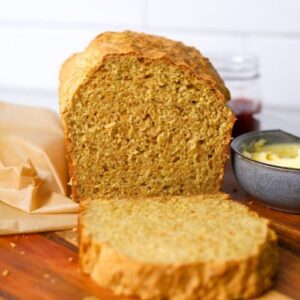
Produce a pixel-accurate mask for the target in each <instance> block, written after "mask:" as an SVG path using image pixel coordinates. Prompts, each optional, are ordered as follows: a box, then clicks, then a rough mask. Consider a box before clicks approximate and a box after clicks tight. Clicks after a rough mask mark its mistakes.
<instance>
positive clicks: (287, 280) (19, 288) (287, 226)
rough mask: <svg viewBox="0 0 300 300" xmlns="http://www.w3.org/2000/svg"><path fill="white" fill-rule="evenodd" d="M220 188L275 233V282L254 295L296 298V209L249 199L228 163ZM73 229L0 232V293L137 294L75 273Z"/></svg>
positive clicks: (299, 263)
mask: <svg viewBox="0 0 300 300" xmlns="http://www.w3.org/2000/svg"><path fill="white" fill-rule="evenodd" d="M223 190H224V191H227V192H229V193H230V194H232V196H233V197H234V198H235V200H236V201H241V202H243V203H244V204H246V205H248V206H249V207H251V208H252V209H253V210H256V211H258V212H259V213H260V214H261V215H262V216H264V217H266V218H268V219H270V220H271V224H272V227H273V228H274V229H275V230H276V232H277V233H278V236H279V246H280V268H279V272H278V276H277V278H276V282H275V286H274V289H273V290H271V291H269V292H268V293H266V294H265V295H263V296H262V297H260V298H259V299H261V300H284V299H296V300H298V299H299V300H300V215H295V214H288V213H283V212H278V211H274V210H272V209H270V208H267V207H266V206H264V205H263V204H260V203H259V202H258V201H256V200H255V199H252V198H251V197H250V196H249V195H247V194H246V193H245V192H244V191H243V190H242V189H241V188H240V187H239V186H238V184H237V182H236V181H235V178H234V176H233V174H232V171H231V169H230V166H228V169H227V170H226V177H225V181H224V187H223ZM76 234H77V233H76V231H74V230H73V231H68V232H60V233H45V234H29V235H18V236H2V237H0V299H32V300H35V299H46V300H48V299H49V300H50V299H59V300H64V299H66V300H73V299H74V300H77V299H85V300H93V299H94V300H96V299H100V300H110V299H111V300H114V299H115V300H117V299H119V300H126V299H127V300H129V299H137V298H133V297H131V298H130V297H117V296H114V295H113V294H112V293H111V292H110V291H109V290H107V289H104V288H101V287H99V286H97V285H96V284H95V283H94V282H93V281H92V280H91V279H90V278H89V277H88V276H86V275H83V274H82V273H81V271H80V269H79V266H78V250H77V246H76ZM204 300H205V299H204Z"/></svg>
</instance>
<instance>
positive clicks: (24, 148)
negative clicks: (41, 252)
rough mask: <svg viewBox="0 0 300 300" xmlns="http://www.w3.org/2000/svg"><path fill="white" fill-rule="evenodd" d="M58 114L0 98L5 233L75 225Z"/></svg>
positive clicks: (1, 226)
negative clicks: (0, 99)
mask: <svg viewBox="0 0 300 300" xmlns="http://www.w3.org/2000/svg"><path fill="white" fill-rule="evenodd" d="M67 182H68V170H67V164H66V160H65V149H64V143H63V132H62V128H61V123H60V119H59V117H58V115H57V114H56V113H55V112H53V111H51V110H48V109H45V108H37V107H27V106H21V105H15V104H8V103H4V102H0V234H12V233H25V232H38V231H51V230H59V229H68V228H72V227H74V226H76V223H77V212H78V204H77V203H76V202H74V201H73V200H72V199H70V198H68V197H67V193H68V186H67Z"/></svg>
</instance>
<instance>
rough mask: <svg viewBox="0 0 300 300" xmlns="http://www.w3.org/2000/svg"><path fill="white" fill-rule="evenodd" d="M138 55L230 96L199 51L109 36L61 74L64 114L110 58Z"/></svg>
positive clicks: (149, 38) (133, 36)
mask: <svg viewBox="0 0 300 300" xmlns="http://www.w3.org/2000/svg"><path fill="white" fill-rule="evenodd" d="M124 54H134V55H136V56H138V57H141V58H147V59H152V60H157V59H161V58H164V59H166V60H168V61H170V62H171V63H172V64H174V65H177V66H180V67H181V68H186V69H188V70H190V71H191V73H193V74H194V75H195V76H197V77H198V78H199V79H202V80H205V81H206V82H207V83H208V84H210V85H211V87H212V89H215V90H216V91H218V92H219V93H221V96H220V97H221V98H223V100H224V101H227V100H229V98H230V94H229V91H228V90H227V88H226V87H225V85H224V82H223V80H222V79H221V78H220V76H219V75H218V73H217V72H216V70H215V69H214V67H213V66H212V64H211V63H210V62H209V60H208V59H207V58H205V57H204V56H203V55H202V54H201V53H200V52H199V51H198V50H196V49H195V48H193V47H187V46H185V45H184V44H182V43H181V42H175V41H172V40H169V39H166V38H164V37H158V36H154V35H148V34H144V33H136V32H130V31H125V32H119V33H116V32H105V33H102V34H100V35H98V36H97V37H96V38H95V39H94V40H93V41H92V42H91V43H90V44H89V46H88V47H87V48H86V49H85V51H84V52H81V53H78V54H74V55H72V56H71V57H70V58H69V59H68V60H67V61H66V62H65V63H64V64H63V66H62V68H61V72H60V91H59V94H60V106H61V112H63V111H64V109H65V108H66V107H67V105H68V104H69V101H70V100H71V99H72V96H73V95H74V94H75V92H76V90H77V89H78V88H79V86H80V85H82V84H84V83H85V81H86V80H88V79H89V78H90V75H91V74H93V73H94V72H95V71H96V70H97V69H99V67H100V66H101V65H102V63H103V61H104V59H105V57H107V56H109V55H124Z"/></svg>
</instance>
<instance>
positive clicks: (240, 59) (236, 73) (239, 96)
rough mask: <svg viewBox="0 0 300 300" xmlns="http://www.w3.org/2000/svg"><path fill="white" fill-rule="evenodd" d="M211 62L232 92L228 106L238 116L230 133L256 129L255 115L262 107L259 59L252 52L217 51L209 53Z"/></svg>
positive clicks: (236, 133)
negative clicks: (242, 53) (222, 52)
mask: <svg viewBox="0 0 300 300" xmlns="http://www.w3.org/2000/svg"><path fill="white" fill-rule="evenodd" d="M211 61H212V63H213V65H214V66H215V68H216V69H217V71H218V72H219V74H220V76H221V77H222V78H223V80H224V81H225V84H226V86H227V88H228V89H229V91H230V94H231V100H230V101H229V102H228V106H230V108H231V109H232V110H233V111H234V113H235V115H236V117H237V121H236V123H235V125H234V128H233V136H234V137H236V136H238V135H240V134H243V133H245V132H248V131H253V130H258V129H259V121H258V120H256V119H255V117H254V115H255V114H257V113H259V112H260V111H261V109H262V99H261V88H260V73H259V61H258V58H257V57H256V56H255V55H230V54H220V55H212V56H211Z"/></svg>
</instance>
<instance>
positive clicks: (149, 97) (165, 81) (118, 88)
mask: <svg viewBox="0 0 300 300" xmlns="http://www.w3.org/2000/svg"><path fill="white" fill-rule="evenodd" d="M59 95H60V111H61V115H62V121H63V127H64V131H65V139H66V148H67V152H68V160H69V165H70V172H71V177H72V191H73V197H74V198H77V199H78V198H79V199H82V198H87V197H95V198H97V197H106V198H107V197H111V198H114V197H119V196H122V197H123V196H124V197H125V196H126V197H127V196H135V195H138V196H161V195H181V194H182V195H183V194H199V193H208V192H215V191H218V190H219V188H220V185H221V182H222V178H223V173H224V163H225V161H226V159H227V158H228V145H229V143H230V139H231V129H232V126H233V122H234V116H233V114H232V112H231V111H230V109H229V108H228V107H227V106H226V101H227V100H228V99H229V92H228V90H227V89H226V87H225V86H224V83H223V81H222V79H221V78H220V77H219V75H218V74H217V72H216V71H215V69H214V68H213V66H212V65H211V64H210V62H209V61H208V59H206V58H205V57H203V56H202V55H201V54H200V53H199V51H198V50H196V49H195V48H192V47H187V46H185V45H183V44H182V43H180V42H175V41H171V40H169V39H166V38H163V37H157V36H152V35H147V34H142V33H135V32H128V31H127V32H106V33H103V34H101V35H99V36H97V37H96V38H95V39H94V40H93V41H92V42H91V43H90V45H89V46H88V47H87V48H86V49H85V50H84V51H83V52H82V53H78V54H75V55H73V56H72V57H71V58H69V59H68V60H67V61H66V62H65V63H64V65H63V67H62V69H61V75H60V92H59Z"/></svg>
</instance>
